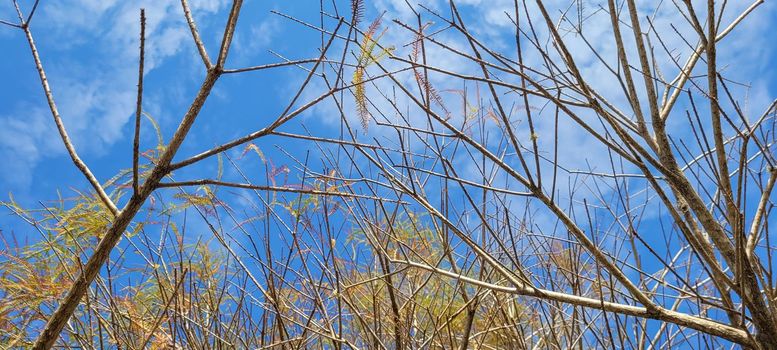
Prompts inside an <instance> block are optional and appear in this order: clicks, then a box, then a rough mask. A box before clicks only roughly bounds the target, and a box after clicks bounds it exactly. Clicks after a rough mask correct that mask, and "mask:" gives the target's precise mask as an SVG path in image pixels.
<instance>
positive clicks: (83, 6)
mask: <svg viewBox="0 0 777 350" xmlns="http://www.w3.org/2000/svg"><path fill="white" fill-rule="evenodd" d="M20 3H21V5H22V7H23V9H29V7H30V4H31V3H32V1H21V2H20ZM439 4H440V2H438V1H433V2H429V3H428V4H427V5H429V6H430V7H432V8H435V7H439ZM511 4H512V2H511V1H496V2H488V3H486V2H481V1H477V0H468V1H462V2H461V6H462V8H463V9H465V13H466V15H467V16H471V18H472V19H473V21H471V27H472V28H473V29H474V31H475V32H476V33H478V34H480V35H481V36H482V37H484V38H485V40H487V41H490V42H493V43H494V45H495V46H496V47H499V46H500V45H504V46H505V48H509V45H510V42H509V40H510V36H511V34H512V33H511V30H510V28H509V22H508V19H507V17H506V16H504V11H508V12H510V8H511V6H512V5H511ZM191 5H192V7H193V11H194V13H195V17H196V20H197V22H198V26H199V27H200V30H201V32H202V36H203V38H204V40H205V42H206V45H207V46H208V49H209V50H210V51H211V52H214V51H215V50H216V49H217V46H218V42H219V37H220V31H221V28H222V25H223V22H224V20H225V18H226V12H225V11H227V7H228V6H227V3H226V1H223V0H203V1H192V3H191ZM745 5H747V4H744V3H742V4H739V2H735V3H734V4H732V5H730V7H732V8H734V7H740V8H742V7H744V6H745ZM25 6H26V7H25ZM595 6H598V4H596V3H595V2H592V4H591V5H590V6H589V9H592V8H595ZM139 7H145V8H146V13H147V17H148V29H147V38H148V39H147V43H148V44H147V47H148V48H147V52H148V55H147V62H146V67H147V69H146V84H145V93H144V106H143V108H144V111H146V112H147V113H149V114H150V115H152V116H153V117H154V118H155V119H156V120H157V121H158V122H159V123H160V125H161V127H162V130H163V131H164V133H165V136H168V137H169V135H171V133H172V131H173V129H174V128H175V125H176V124H177V122H178V120H179V118H180V116H181V115H182V114H183V112H184V110H185V108H186V107H187V106H188V103H189V102H190V99H191V97H192V95H193V92H194V91H195V89H196V88H197V84H198V81H199V79H200V78H201V77H202V75H203V71H202V67H201V65H200V62H199V61H198V60H199V57H198V56H197V54H196V50H195V47H194V45H193V43H192V42H191V39H190V37H189V33H188V30H187V27H186V25H185V22H184V20H183V16H182V12H181V10H180V6H179V3H178V2H177V1H172V0H169V1H94V0H68V1H60V2H46V1H43V2H42V4H41V7H40V9H39V13H38V14H37V16H36V18H35V22H34V24H33V26H32V29H33V34H34V35H35V37H36V40H37V44H38V47H39V50H40V51H41V55H42V58H43V64H44V66H45V67H46V69H47V71H48V75H49V79H50V82H51V84H52V88H53V91H54V95H55V98H56V100H57V102H58V104H59V108H60V110H61V112H62V115H63V118H64V121H65V124H66V126H67V127H68V130H69V132H70V133H71V136H72V137H73V139H74V143H75V146H76V148H77V150H78V151H79V153H80V155H81V156H82V157H83V158H84V159H85V161H86V162H87V164H89V165H90V167H91V168H92V169H93V171H94V172H95V173H96V175H97V177H98V178H99V179H101V180H103V181H104V180H106V179H108V178H109V177H110V176H112V175H113V174H115V173H116V172H117V171H118V170H120V169H124V168H127V167H128V166H130V163H129V157H128V155H129V154H130V150H131V148H130V147H131V137H130V135H131V130H132V129H131V124H130V123H129V121H130V120H131V116H132V114H133V111H134V100H135V93H134V91H135V90H134V89H135V83H136V69H137V33H138V20H137V16H138V14H137V12H138V8H139ZM317 8H318V2H317V1H309V2H306V1H293V2H289V1H286V2H282V1H274V2H273V1H268V2H259V1H249V2H247V3H246V5H245V8H244V10H243V15H242V17H241V19H240V22H239V25H238V31H237V34H236V39H235V45H234V48H233V51H232V55H231V57H230V60H229V64H228V66H230V67H241V66H247V65H255V64H264V63H272V62H277V61H278V60H279V59H278V58H277V57H275V56H274V55H273V54H271V53H269V52H268V50H269V49H272V50H274V51H275V52H278V53H280V54H282V55H284V56H286V57H289V58H311V57H315V56H316V55H317V52H316V51H317V45H318V43H319V41H320V37H319V36H318V34H317V33H315V32H314V31H312V30H310V29H307V28H304V27H303V26H301V25H299V24H296V23H293V22H291V21H289V20H287V19H285V18H282V17H280V16H278V15H274V14H271V13H270V12H269V11H270V10H272V9H274V10H278V11H281V12H284V13H288V14H290V15H293V16H297V17H299V18H301V19H304V20H307V21H310V22H311V23H317V22H318V15H317V11H316V9H317ZM347 8H348V6H347V4H346V3H342V4H340V10H341V11H346V10H347ZM662 9H663V11H665V12H666V13H663V14H662V15H663V16H658V18H659V19H660V20H662V21H665V22H667V23H671V22H673V21H674V22H675V23H676V22H679V21H678V18H677V17H678V15H677V14H674V15H673V14H672V13H671V12H672V10H673V8H672V7H671V6H663V7H662ZM380 11H387V14H386V16H385V17H386V18H387V19H389V20H390V19H393V18H400V19H406V18H410V17H408V12H407V10H406V6H405V5H404V2H403V1H376V2H374V3H370V4H369V5H368V16H367V17H368V19H369V18H373V17H374V16H375V15H376V14H377V13H379V12H380ZM591 11H593V10H591ZM728 13H729V15H731V16H733V15H736V14H737V13H738V11H737V10H736V9H733V10H730V11H728ZM775 13H777V11H775V6H774V5H773V4H771V3H767V4H765V5H762V6H761V8H759V9H758V11H757V13H756V15H754V16H751V18H749V19H748V20H747V21H746V22H745V23H744V24H743V25H742V27H740V28H738V29H737V30H736V31H735V32H734V33H732V35H731V38H730V39H727V41H726V42H725V45H726V47H731V48H730V49H726V48H721V49H720V52H722V53H723V54H722V56H723V59H722V60H721V61H723V62H725V63H726V64H728V65H729V67H727V68H725V69H726V71H727V73H728V74H729V76H733V78H735V79H736V78H739V79H740V80H739V81H740V82H743V83H747V84H751V85H752V86H753V88H752V89H751V90H750V92H749V96H748V98H749V101H748V102H749V105H750V106H748V107H749V108H751V109H752V110H753V111H757V110H759V109H760V108H763V106H765V104H766V103H768V102H770V97H771V96H774V95H775V93H774V92H775V90H777V83H776V82H775V81H776V79H775V76H776V74H775V72H776V71H777V65H775V64H774V62H775V61H777V60H775V53H774V50H775V48H774V45H769V34H768V33H774V32H775V29H776V28H777V27H775V22H777V21H775V18H777V17H775ZM15 17H16V16H15V13H14V12H13V8H12V5H11V4H10V2H8V3H5V4H3V5H0V18H3V19H5V20H10V21H13V20H14V19H15ZM477 19H484V20H483V21H477ZM590 27H591V26H589V28H590ZM603 27H604V26H603ZM592 32H593V33H594V35H597V34H601V35H605V34H606V33H598V32H599V31H598V29H596V28H594V29H593V30H592ZM404 34H405V33H397V31H395V30H392V31H389V32H388V33H387V35H386V38H387V39H388V40H392V39H396V38H399V37H400V36H401V35H404ZM394 35H396V36H394ZM573 45H574V43H573ZM597 45H601V48H602V49H603V50H605V51H608V50H612V49H613V48H612V47H611V45H609V43H608V41H606V40H603V41H601V42H597ZM573 47H574V46H573ZM0 52H3V64H2V65H0V76H2V77H3V81H4V82H5V83H4V84H3V85H2V87H0V89H1V90H0V158H2V160H3V165H4V166H3V167H4V169H5V170H6V171H3V172H0V193H3V195H6V194H7V193H9V192H13V194H14V196H15V197H16V199H17V200H19V201H21V202H22V203H27V204H31V203H34V202H35V201H38V200H43V199H48V198H54V197H56V191H57V190H63V191H67V188H68V187H75V188H82V187H83V185H84V184H85V183H84V182H83V180H82V179H81V177H80V175H79V174H77V173H76V171H75V169H74V168H73V167H72V166H70V160H69V159H68V157H67V156H66V154H65V152H64V147H63V146H62V145H61V142H60V141H59V139H58V138H57V137H56V134H55V132H54V127H53V123H52V120H51V117H50V115H49V113H48V110H47V108H46V105H45V99H44V97H43V94H42V91H41V88H40V84H39V81H38V79H37V77H36V74H35V70H34V66H33V64H32V60H31V56H30V53H29V49H28V47H27V44H26V41H25V40H24V36H23V35H22V33H21V31H18V30H15V29H13V28H10V27H3V28H0ZM432 54H433V53H432ZM581 56H588V57H590V55H586V54H583V53H582V52H581ZM529 59H531V58H529ZM439 62H440V63H441V64H440V65H443V66H444V65H445V64H446V63H448V62H447V57H440V60H439ZM580 62H583V65H584V66H585V65H586V63H588V62H590V61H588V60H587V59H586V58H585V57H583V58H581V59H580ZM450 63H452V64H454V65H455V64H456V62H455V61H454V62H450ZM596 69H597V68H596V67H595V65H593V64H592V65H591V69H590V71H589V72H588V73H589V74H591V75H592V76H594V77H595V75H597V74H598V73H599V72H597V70H596ZM300 76H301V74H300V72H299V70H295V69H293V68H289V69H279V70H273V71H263V72H256V73H248V74H243V75H235V76H229V77H226V78H225V79H222V81H220V82H219V85H218V86H217V87H216V89H215V91H214V94H213V98H211V99H210V100H209V101H208V103H207V105H206V106H205V109H204V110H203V114H202V117H201V118H200V119H199V120H198V121H197V127H196V128H195V130H194V132H193V133H192V134H191V136H190V139H188V141H187V142H186V143H185V144H184V147H183V148H182V150H181V152H180V154H181V155H186V154H193V153H195V152H197V151H199V150H203V149H204V148H206V147H207V146H212V145H214V144H217V143H221V142H224V141H226V140H228V139H229V138H230V137H235V136H237V135H240V134H241V133H242V132H245V131H246V130H250V129H253V128H256V127H257V126H260V125H261V121H262V120H266V118H270V117H271V116H274V115H277V113H278V111H279V110H281V108H283V107H284V106H285V103H286V99H284V98H283V97H285V96H287V95H288V94H290V93H292V92H293V91H294V89H295V88H296V84H297V83H298V81H299V79H300ZM442 79H444V78H440V81H439V82H438V84H439V83H443V84H444V80H442ZM593 82H594V85H596V84H599V86H605V88H606V84H607V82H608V81H607V80H606V79H601V81H597V80H596V79H593ZM309 91H310V92H309V94H310V95H309V96H313V95H315V94H317V93H320V91H322V90H321V89H318V90H317V89H315V87H314V88H312V89H309ZM331 112H332V110H331V109H328V108H327V107H326V106H322V107H320V108H317V109H314V112H313V113H310V114H308V115H306V116H305V117H304V119H302V120H304V123H305V125H306V126H308V127H310V126H315V125H319V123H320V125H321V126H323V127H324V128H327V127H329V128H330V129H331V130H332V131H333V132H337V130H338V129H339V128H338V127H337V124H338V123H337V120H338V119H339V117H338V116H336V115H334V116H333V115H332V113H331ZM298 125H299V121H298V122H297V123H292V125H290V127H291V128H294V127H297V126H298ZM252 126H253V128H252ZM323 130H326V129H323ZM570 132H571V133H573V134H574V131H570ZM143 135H144V136H146V137H145V138H144V141H145V145H148V144H149V143H153V140H154V138H153V129H151V128H150V127H149V126H148V123H146V125H145V127H144V129H143ZM571 137H574V135H571ZM272 144H273V143H272V142H269V143H267V146H270V145H272ZM276 144H277V143H276ZM303 147H305V146H303ZM592 147H595V146H592ZM52 174H55V176H52Z"/></svg>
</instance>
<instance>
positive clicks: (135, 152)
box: [132, 9, 146, 196]
mask: <svg viewBox="0 0 777 350" xmlns="http://www.w3.org/2000/svg"><path fill="white" fill-rule="evenodd" d="M145 44H146V10H145V9H140V58H139V59H138V96H137V104H136V105H135V138H134V140H133V142H132V191H133V193H134V195H136V196H137V195H138V194H139V193H140V188H139V187H138V157H139V153H140V113H141V110H142V108H143V106H142V105H143V64H144V61H145Z"/></svg>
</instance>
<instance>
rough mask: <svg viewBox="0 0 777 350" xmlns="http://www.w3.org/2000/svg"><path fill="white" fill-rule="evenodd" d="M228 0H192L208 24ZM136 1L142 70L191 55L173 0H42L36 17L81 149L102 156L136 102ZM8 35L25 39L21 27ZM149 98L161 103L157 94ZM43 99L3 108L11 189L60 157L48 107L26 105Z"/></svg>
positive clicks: (0, 153)
mask: <svg viewBox="0 0 777 350" xmlns="http://www.w3.org/2000/svg"><path fill="white" fill-rule="evenodd" d="M225 4H226V1H224V0H201V1H191V4H190V5H191V7H192V10H193V12H194V13H195V16H199V17H206V18H204V19H203V22H204V25H207V24H208V21H207V20H208V18H207V16H204V15H209V14H213V13H215V12H218V11H220V10H222V9H223V8H224V7H225V6H224V5H225ZM141 7H143V8H145V9H146V15H147V18H148V19H147V26H146V37H147V40H146V74H149V73H152V72H153V71H155V70H156V69H157V68H158V67H160V66H161V65H163V64H164V62H166V61H167V60H169V59H171V58H172V57H176V56H178V55H181V54H182V53H186V54H188V55H189V56H191V57H192V58H195V57H194V46H193V44H192V43H191V42H190V41H191V38H190V36H189V33H188V27H187V26H186V23H185V21H184V18H183V13H182V11H181V8H180V3H179V2H178V1H169V0H168V1H151V0H145V1H139V2H128V1H117V0H107V1H106V0H68V1H57V2H42V3H41V5H40V8H39V10H38V13H37V14H36V18H35V19H34V22H33V26H32V31H33V35H36V39H37V43H38V46H39V50H40V51H41V54H42V61H43V64H44V67H45V68H46V70H47V74H48V77H49V80H50V84H51V86H52V90H53V93H54V97H55V99H56V101H57V104H58V107H59V109H60V112H61V114H62V116H63V120H64V123H65V125H66V126H67V128H68V131H69V133H70V134H71V137H72V138H73V141H74V144H75V146H76V148H77V150H78V151H79V152H80V153H81V154H82V155H86V156H101V155H104V154H106V151H107V150H108V149H109V148H110V147H111V146H112V145H113V144H114V143H116V142H119V141H122V140H125V136H124V135H125V134H126V133H125V127H126V125H127V122H128V121H129V119H130V117H131V116H132V115H133V113H134V108H135V107H134V100H135V90H136V79H137V59H138V45H139V38H138V35H139V26H140V25H139V19H138V15H139V8H141ZM3 31H4V32H8V31H9V30H8V29H6V28H3ZM13 34H16V35H17V38H16V39H18V40H22V39H21V36H20V33H13ZM195 63H196V62H195ZM29 64H30V65H32V59H30V62H29ZM29 79H37V78H36V77H32V76H31V77H29ZM149 101H151V102H152V103H153V102H154V101H157V102H163V101H160V99H159V98H152V99H149ZM42 103H43V98H42V94H35V95H31V96H29V97H28V98H25V99H23V100H17V101H13V102H10V103H7V104H5V105H4V106H3V107H2V108H0V132H2V134H3V135H2V136H3V137H2V138H0V157H1V158H2V159H4V160H8V162H7V166H8V167H11V168H13V169H16V170H17V171H16V172H14V173H13V174H9V173H8V172H3V173H4V174H3V175H0V178H1V179H2V181H3V182H6V183H8V184H9V185H11V186H13V187H17V186H18V188H25V187H28V186H29V185H30V175H31V173H32V170H33V169H34V168H35V167H36V165H37V164H38V163H39V162H40V161H41V160H43V159H45V158H46V157H55V156H62V155H63V151H64V147H62V146H61V144H60V143H59V142H57V141H58V139H57V136H56V135H57V134H56V132H55V130H54V129H53V127H52V124H53V122H52V121H51V116H50V115H48V111H47V110H43V109H41V108H39V107H30V106H42Z"/></svg>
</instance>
